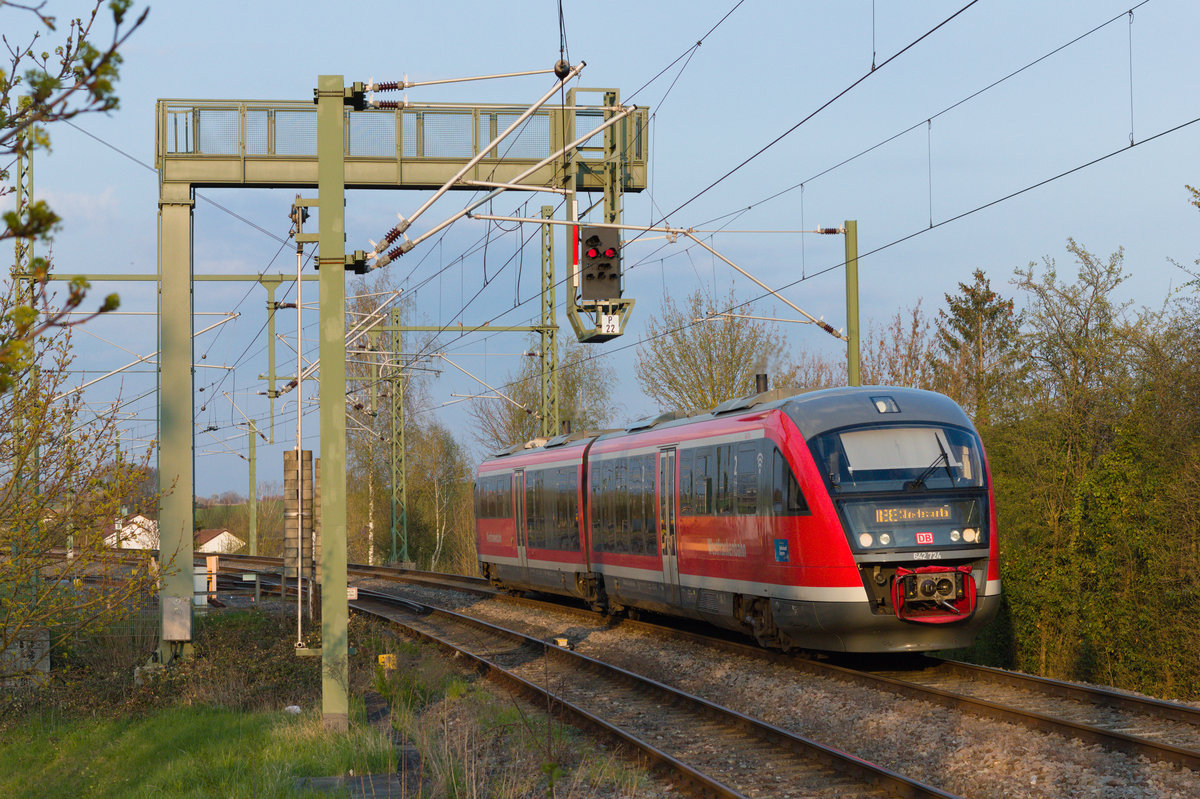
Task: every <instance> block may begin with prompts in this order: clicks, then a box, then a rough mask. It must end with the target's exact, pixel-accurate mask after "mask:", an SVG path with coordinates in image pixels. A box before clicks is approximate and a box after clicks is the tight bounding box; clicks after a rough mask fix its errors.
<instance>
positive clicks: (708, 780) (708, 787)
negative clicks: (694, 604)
mask: <svg viewBox="0 0 1200 799" xmlns="http://www.w3.org/2000/svg"><path fill="white" fill-rule="evenodd" d="M351 605H352V606H353V607H355V608H357V609H359V610H362V611H366V612H375V613H377V615H386V614H383V613H378V609H377V606H378V605H383V606H385V607H386V608H388V609H394V608H396V607H399V608H402V609H403V610H404V612H406V613H408V614H413V615H417V616H419V617H420V618H422V619H425V620H426V624H425V625H421V624H415V623H413V620H399V619H396V618H395V617H394V616H393V615H386V617H387V618H389V619H390V620H392V621H394V622H396V623H399V624H401V625H403V626H404V627H405V628H407V629H409V630H412V631H413V632H414V633H415V634H417V635H419V636H421V637H422V638H426V639H428V640H430V641H434V642H436V643H438V644H439V645H441V646H443V647H446V648H449V649H451V650H453V651H455V652H461V653H462V654H464V655H466V656H468V657H470V658H471V659H472V660H474V661H475V662H476V663H478V664H479V665H480V666H482V667H484V668H486V669H487V670H488V671H489V672H492V673H494V674H497V675H498V676H501V677H502V678H503V679H504V680H506V681H508V682H511V683H513V684H515V685H518V686H520V687H521V688H522V689H523V690H526V691H530V692H532V693H534V694H535V695H537V696H539V697H541V698H548V699H550V700H551V701H552V702H554V703H555V704H557V705H558V706H560V707H563V708H564V709H567V710H569V711H570V712H571V713H572V714H573V715H576V716H578V717H579V718H582V719H584V720H585V721H586V722H587V723H589V724H594V725H596V726H598V727H600V728H601V729H603V730H605V731H606V732H608V733H609V734H611V735H614V736H616V737H617V738H619V739H620V740H622V741H625V742H626V743H628V744H630V745H632V746H634V747H636V748H637V749H639V750H641V751H643V752H644V753H646V754H647V755H648V756H649V757H651V758H652V759H654V760H655V761H657V762H660V763H662V764H663V765H665V766H667V767H669V768H671V769H673V770H675V771H677V772H678V773H680V774H681V775H683V776H684V777H685V779H687V780H688V781H689V782H691V783H693V784H695V785H698V786H699V787H700V788H701V789H702V790H704V791H705V792H707V793H711V794H715V795H717V796H728V797H740V796H743V795H745V794H743V793H741V792H740V791H739V790H738V789H737V788H736V787H734V786H731V785H728V784H726V783H724V782H722V781H720V780H718V779H716V778H715V777H713V776H710V775H707V774H705V773H704V772H703V771H702V770H701V769H700V768H697V767H694V766H691V765H689V764H688V763H686V762H684V761H682V760H680V759H679V758H676V757H675V756H673V755H671V754H670V753H668V752H666V751H664V750H663V749H662V748H660V747H659V746H656V745H654V744H651V743H649V742H648V741H646V740H644V739H642V738H640V737H639V736H638V735H637V734H636V733H635V732H633V731H631V730H628V729H624V728H622V727H621V726H620V725H619V724H617V723H614V722H611V721H608V720H606V719H604V718H602V717H601V716H599V715H597V713H595V712H593V711H590V710H588V709H586V708H584V707H582V706H581V705H578V704H576V703H574V702H571V701H568V700H566V699H564V698H563V697H562V696H560V695H556V694H555V693H554V692H553V691H551V690H549V689H548V688H546V687H543V686H539V685H537V684H536V683H533V682H531V681H529V680H527V679H525V678H523V677H521V676H520V675H518V674H515V673H513V672H512V671H511V670H509V669H506V668H505V667H504V666H502V665H500V663H498V662H497V660H496V659H494V657H495V656H489V655H487V654H482V653H480V652H477V651H471V648H468V647H467V646H466V645H464V644H462V643H457V642H454V641H452V640H451V639H450V638H449V637H447V636H446V635H445V634H444V632H443V633H438V632H435V631H431V630H429V629H428V628H427V626H428V620H430V619H432V618H437V619H439V620H446V621H449V622H450V623H451V624H453V625H456V626H458V627H466V628H468V629H471V630H474V631H477V632H483V633H485V634H486V635H488V636H489V637H492V638H493V639H496V638H498V639H502V640H505V641H508V642H515V643H516V644H517V647H518V648H519V649H523V650H525V651H526V652H530V653H544V654H545V655H547V656H549V657H554V658H557V659H559V660H560V661H563V662H565V663H568V664H570V665H571V666H572V667H573V668H575V669H581V670H584V671H586V672H588V673H589V674H591V675H594V676H596V677H597V678H600V679H607V680H610V681H616V682H618V683H620V684H624V685H627V686H631V687H632V688H633V691H634V693H635V694H636V696H638V697H647V696H652V697H654V699H653V700H650V701H652V702H654V703H655V704H654V707H656V708H662V707H670V708H672V709H674V710H678V709H681V708H686V709H687V710H688V712H689V713H690V714H694V715H696V716H698V717H701V718H704V719H707V720H709V721H716V722H717V723H719V724H720V725H721V726H722V727H724V728H725V729H726V730H732V731H733V733H732V734H733V735H734V736H735V737H736V736H742V737H745V736H746V735H747V734H748V735H749V736H750V737H751V738H754V739H758V740H759V741H761V742H764V743H767V744H769V745H771V746H773V747H776V748H777V749H778V750H779V751H781V752H782V753H783V756H784V757H785V758H795V757H797V756H798V757H799V758H802V760H803V761H804V763H803V766H804V768H805V769H806V770H809V771H812V770H813V767H812V766H811V765H810V764H811V763H813V762H815V763H816V764H817V768H818V769H819V770H827V769H832V770H833V771H835V772H838V777H839V778H846V777H848V778H850V779H852V780H854V781H857V782H861V783H864V784H865V786H864V787H866V786H869V787H870V788H872V789H878V791H883V792H885V793H886V794H888V795H892V796H903V797H919V796H932V797H950V796H953V794H949V793H946V792H944V791H941V790H940V789H937V788H934V787H932V786H928V785H924V784H922V783H919V782H916V781H915V780H911V779H909V778H907V777H904V776H903V775H900V774H897V773H896V772H893V771H890V770H888V769H885V768H882V767H880V766H877V765H875V764H873V763H869V762H867V761H865V760H863V759H861V758H858V757H855V756H853V755H849V754H847V753H844V752H841V751H838V750H836V749H833V748H832V747H828V746H825V745H823V744H819V743H816V742H815V741H811V740H808V739H806V738H802V737H800V736H798V735H795V734H793V733H790V732H788V731H786V730H783V729H781V728H779V727H775V726H773V725H770V724H766V723H764V722H762V721H759V720H757V719H753V718H751V717H749V716H746V715H744V714H741V713H738V712H736V711H733V710H730V709H728V708H725V707H722V706H720V705H717V704H715V703H713V702H709V701H707V700H705V699H701V698H700V697H697V696H694V695H692V694H688V693H686V692H683V691H680V690H678V689H675V688H672V687H670V686H668V685H665V684H663V683H660V682H656V681H654V680H651V679H648V678H646V677H642V676H640V675H637V674H634V673H633V672H630V671H627V670H625V669H621V668H618V667H616V666H613V665H611V664H607V663H605V662H603V661H600V660H597V659H595V658H592V657H589V656H587V655H583V654H580V653H578V652H574V651H571V650H570V649H567V648H564V647H560V646H557V645H554V644H548V643H547V642H545V641H542V640H539V639H537V638H534V637H532V636H528V635H525V634H523V633H520V632H517V631H514V630H509V629H506V628H504V627H500V626H498V625H494V624H490V623H488V622H485V621H482V620H480V619H476V618H473V617H471V616H467V615H464V614H461V613H456V612H454V611H449V610H445V609H441V608H436V607H433V606H431V605H426V604H424V603H418V602H414V601H412V600H407V599H399V600H398V599H397V598H396V597H393V596H391V595H389V594H386V593H382V592H378V591H371V590H365V589H360V590H359V599H358V601H356V602H352V603H351ZM372 606H376V609H375V610H372ZM504 651H505V652H508V653H512V652H513V649H512V648H511V647H509V648H506V649H505V650H504ZM756 754H757V755H759V756H763V755H764V752H763V751H762V750H761V749H760V750H758V751H756ZM799 765H800V764H799V763H796V764H793V765H792V767H793V768H795V767H797V766H799ZM876 795H878V794H876Z"/></svg>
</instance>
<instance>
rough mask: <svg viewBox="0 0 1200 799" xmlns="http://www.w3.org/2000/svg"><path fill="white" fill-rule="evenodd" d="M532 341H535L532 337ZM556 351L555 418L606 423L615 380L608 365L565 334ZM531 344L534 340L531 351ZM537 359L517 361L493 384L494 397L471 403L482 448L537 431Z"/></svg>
mask: <svg viewBox="0 0 1200 799" xmlns="http://www.w3.org/2000/svg"><path fill="white" fill-rule="evenodd" d="M534 341H536V339H535V340H534ZM560 341H561V342H562V343H561V345H560V346H559V351H558V368H557V370H556V373H555V376H554V378H553V379H555V380H557V381H558V414H559V419H562V420H568V421H570V422H571V425H572V428H573V429H574V430H597V429H601V428H603V427H606V426H607V425H608V424H610V423H611V420H612V417H613V415H614V414H615V408H616V403H615V401H614V400H613V391H614V388H615V386H616V379H615V376H614V374H613V371H612V369H611V368H609V367H607V366H603V365H602V364H601V363H600V362H598V361H597V360H595V359H594V358H593V357H592V356H593V352H592V351H591V350H588V349H586V348H585V347H584V346H583V345H582V344H580V343H579V342H577V341H575V340H573V339H567V338H565V337H560ZM536 347H537V344H534V349H536ZM541 374H542V373H541V363H540V361H539V359H538V358H537V357H529V358H527V359H526V360H524V361H522V363H521V366H520V367H519V368H518V370H517V373H516V374H515V375H512V376H510V378H509V379H508V381H507V382H506V383H505V384H504V385H503V386H500V387H499V392H498V394H497V396H494V397H488V398H487V399H478V400H475V401H474V402H473V403H472V404H471V411H470V413H471V416H472V417H473V418H474V420H475V424H476V432H475V436H476V439H477V440H478V441H479V443H480V444H482V445H483V446H484V447H485V448H487V449H488V451H495V450H496V449H498V448H499V447H503V446H508V445H511V444H519V443H522V442H525V441H529V440H531V439H533V438H536V437H537V436H538V434H539V433H540V431H541V419H540V417H539V416H538V414H539V413H540V412H541V392H542V383H541V380H542V378H541Z"/></svg>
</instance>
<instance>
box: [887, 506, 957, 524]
mask: <svg viewBox="0 0 1200 799" xmlns="http://www.w3.org/2000/svg"><path fill="white" fill-rule="evenodd" d="M952 518H953V514H952V513H951V512H950V506H949V505H902V506H897V507H890V508H889V507H883V508H876V509H875V523H876V524H907V523H912V522H936V521H949V520H950V519H952Z"/></svg>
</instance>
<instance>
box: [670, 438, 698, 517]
mask: <svg viewBox="0 0 1200 799" xmlns="http://www.w3.org/2000/svg"><path fill="white" fill-rule="evenodd" d="M678 468H679V515H680V516H691V515H692V451H691V450H690V449H681V450H679V467H678ZM671 488H672V487H671V486H667V490H670V489H671Z"/></svg>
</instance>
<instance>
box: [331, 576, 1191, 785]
mask: <svg viewBox="0 0 1200 799" xmlns="http://www.w3.org/2000/svg"><path fill="white" fill-rule="evenodd" d="M353 568H355V569H359V568H369V567H357V566H356V567H353ZM388 570H389V567H374V572H373V573H372V574H371V575H370V576H373V577H378V578H380V579H395V580H399V581H402V582H408V583H413V584H418V585H428V586H432V587H441V588H447V589H451V590H460V591H469V592H471V593H474V594H477V595H486V594H491V595H495V596H499V597H501V598H502V599H504V600H505V601H508V602H514V603H517V604H521V605H525V606H527V607H533V608H541V609H546V608H553V609H554V610H556V611H557V612H566V613H570V614H573V615H577V616H580V617H583V618H588V619H592V620H595V619H596V617H597V616H598V615H599V614H597V613H596V612H595V611H592V610H589V609H586V608H583V607H574V606H569V605H564V604H561V603H560V602H547V601H542V600H534V599H528V598H523V597H510V596H505V595H504V594H503V593H502V592H499V591H495V590H487V589H485V588H484V587H483V586H482V585H479V584H482V583H485V582H486V581H484V580H482V579H481V578H464V577H458V576H453V575H441V574H437V573H432V574H430V576H429V578H428V579H421V577H420V575H421V573H420V572H417V571H414V570H406V571H402V572H394V574H395V576H389V575H388V574H387V572H388ZM437 580H447V581H448V580H468V581H472V582H474V583H476V585H474V586H464V587H457V586H454V585H450V584H448V583H447V582H441V583H439V582H436V581H437ZM619 624H621V625H623V626H626V625H627V626H629V627H631V628H633V629H642V630H645V631H648V632H651V633H653V634H656V635H662V634H664V633H666V634H670V635H673V636H677V637H680V638H686V639H690V640H693V641H695V642H698V643H702V644H704V645H707V646H715V647H718V648H721V649H724V650H726V651H731V652H737V653H739V654H743V655H747V656H750V657H755V658H759V659H766V660H770V661H771V662H774V663H778V664H781V665H786V666H789V667H791V668H794V669H796V670H798V671H803V672H806V673H809V674H814V675H817V676H823V677H830V678H833V679H838V680H841V681H843V682H849V683H855V684H859V685H866V686H868V687H872V688H875V689H877V690H883V691H888V692H890V693H893V694H897V695H899V696H903V697H905V698H910V699H921V700H924V701H928V702H931V703H934V704H937V705H940V706H942V707H946V708H949V709H952V710H956V711H958V712H962V713H968V714H971V715H974V716H978V717H982V718H989V719H996V720H999V721H1007V722H1010V723H1014V724H1018V725H1021V726H1024V727H1027V728H1030V729H1036V730H1039V731H1042V732H1049V733H1054V734H1057V735H1062V736H1064V737H1067V738H1075V739H1078V740H1081V741H1084V742H1086V743H1090V744H1098V745H1100V746H1103V747H1105V748H1107V749H1110V750H1114V751H1119V752H1123V753H1126V754H1130V755H1135V756H1145V757H1148V758H1151V759H1153V760H1158V761H1162V762H1166V763H1171V764H1173V765H1176V766H1179V767H1182V768H1188V769H1191V770H1193V771H1197V772H1200V751H1198V750H1196V749H1191V748H1187V747H1183V746H1176V745H1174V744H1170V743H1164V742H1160V741H1156V740H1151V739H1149V738H1146V737H1143V736H1139V735H1133V734H1129V733H1126V732H1122V731H1120V730H1117V729H1108V728H1106V727H1103V726H1098V725H1096V724H1089V723H1083V722H1078V721H1072V720H1070V719H1067V718H1063V717H1061V716H1056V715H1052V714H1049V713H1044V712H1039V711H1036V710H1029V709H1025V708H1020V707H1015V706H1012V705H1009V704H1004V703H1001V702H996V701H992V700H988V699H983V698H980V697H977V696H971V695H969V694H965V693H960V692H956V691H950V690H946V689H942V688H937V687H934V686H929V685H923V684H921V683H920V682H917V681H915V680H913V679H905V678H901V677H896V676H889V675H888V674H878V673H872V672H871V671H867V670H863V669H856V668H848V667H845V666H839V665H836V664H833V663H827V662H822V661H816V660H809V659H805V658H800V657H796V656H794V655H784V654H780V653H778V652H772V651H770V650H766V649H763V648H761V647H759V646H757V645H753V644H749V643H742V642H740V641H735V640H731V639H730V638H728V637H721V636H720V633H718V634H717V635H715V636H714V635H706V634H703V633H697V632H691V631H687V630H681V629H678V628H677V627H673V626H670V625H667V624H661V623H654V622H648V621H636V620H632V619H621V620H620V621H619ZM944 662H945V663H947V664H950V666H951V667H952V668H955V669H958V670H961V671H962V672H963V673H967V672H970V673H973V674H975V675H977V677H978V679H984V680H989V681H993V682H997V681H1001V680H1003V681H1007V682H1009V683H1010V684H1012V685H1014V686H1018V685H1019V686H1020V687H1021V688H1022V689H1023V690H1028V691H1042V692H1044V693H1045V694H1046V695H1048V696H1062V697H1066V698H1072V699H1075V700H1076V701H1081V702H1085V703H1091V704H1096V705H1102V706H1106V707H1113V708H1117V709H1121V710H1125V711H1127V712H1134V713H1139V714H1141V715H1144V716H1149V717H1151V718H1156V719H1163V720H1166V721H1172V722H1176V723H1183V724H1195V725H1200V710H1196V709H1193V708H1189V707H1188V706H1186V705H1180V704H1177V703H1172V702H1165V701H1163V700H1158V699H1143V698H1140V697H1136V696H1129V695H1125V694H1120V693H1118V692H1115V691H1112V690H1106V689H1101V688H1092V687H1088V686H1081V685H1075V684H1071V683H1065V682H1062V681H1056V680H1049V679H1046V678H1041V677H1035V676H1032V675H1022V674H1016V673H1013V672H1005V671H1002V670H1000V669H989V668H987V667H980V666H971V665H970V664H959V663H957V662H952V661H944Z"/></svg>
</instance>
